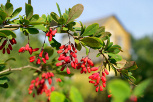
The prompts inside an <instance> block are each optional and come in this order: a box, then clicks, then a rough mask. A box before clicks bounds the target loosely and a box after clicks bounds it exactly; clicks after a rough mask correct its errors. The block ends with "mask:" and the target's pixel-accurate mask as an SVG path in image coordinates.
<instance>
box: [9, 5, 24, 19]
mask: <svg viewBox="0 0 153 102" xmlns="http://www.w3.org/2000/svg"><path fill="white" fill-rule="evenodd" d="M21 10H22V7H19V8H17V9H16V10H15V11H14V12H13V13H12V15H11V18H14V17H16V16H17V15H18V14H19V13H20V12H21Z"/></svg>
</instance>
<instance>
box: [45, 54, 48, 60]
mask: <svg viewBox="0 0 153 102" xmlns="http://www.w3.org/2000/svg"><path fill="white" fill-rule="evenodd" d="M45 59H46V60H49V56H48V53H47V52H45Z"/></svg>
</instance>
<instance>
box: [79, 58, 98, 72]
mask: <svg viewBox="0 0 153 102" xmlns="http://www.w3.org/2000/svg"><path fill="white" fill-rule="evenodd" d="M80 61H81V62H82V63H78V66H77V69H80V68H82V70H81V71H80V73H81V74H82V73H83V72H84V73H87V71H88V72H89V73H90V72H91V71H96V70H98V67H93V66H94V64H93V62H92V61H91V59H90V58H88V56H87V57H85V58H82V59H81V60H80ZM90 66H92V68H90Z"/></svg>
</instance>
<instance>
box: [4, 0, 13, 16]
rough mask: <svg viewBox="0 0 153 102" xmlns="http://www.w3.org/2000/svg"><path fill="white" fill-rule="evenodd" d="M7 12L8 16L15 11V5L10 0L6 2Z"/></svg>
mask: <svg viewBox="0 0 153 102" xmlns="http://www.w3.org/2000/svg"><path fill="white" fill-rule="evenodd" d="M5 12H6V13H7V16H8V17H9V16H11V14H12V12H13V5H12V4H11V3H10V2H7V3H6V4H5Z"/></svg>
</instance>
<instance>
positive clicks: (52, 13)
mask: <svg viewBox="0 0 153 102" xmlns="http://www.w3.org/2000/svg"><path fill="white" fill-rule="evenodd" d="M50 15H51V17H52V18H53V19H54V20H55V21H56V22H58V20H59V18H60V17H59V16H58V15H57V14H56V13H55V12H51V14H50Z"/></svg>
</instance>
